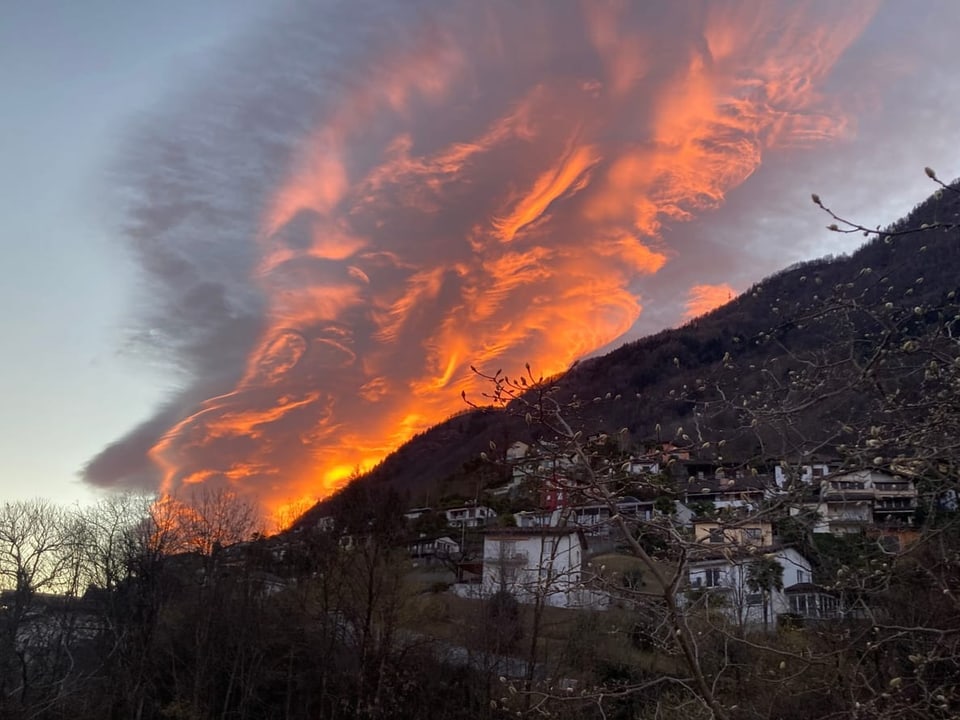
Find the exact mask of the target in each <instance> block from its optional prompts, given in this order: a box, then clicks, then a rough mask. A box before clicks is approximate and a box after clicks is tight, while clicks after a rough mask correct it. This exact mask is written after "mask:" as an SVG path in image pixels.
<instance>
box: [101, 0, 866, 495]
mask: <svg viewBox="0 0 960 720" xmlns="http://www.w3.org/2000/svg"><path fill="white" fill-rule="evenodd" d="M347 5H349V6H350V7H349V9H348V8H340V9H338V10H337V13H339V14H340V16H338V17H334V18H327V17H322V16H318V15H315V14H310V13H309V12H307V11H304V15H303V17H298V19H297V22H296V23H294V25H295V26H296V29H297V31H298V32H299V33H300V34H301V35H303V34H305V35H306V36H307V37H306V39H303V40H302V41H299V44H298V41H297V39H296V38H297V37H299V36H296V35H290V38H289V43H281V44H280V45H270V48H272V51H273V52H275V53H277V57H279V58H281V60H282V61H280V62H279V66H278V67H277V68H276V69H275V73H276V75H273V74H271V71H268V70H262V71H261V70H259V69H257V70H249V69H248V71H247V72H245V73H244V74H243V83H242V84H240V82H239V81H237V84H238V89H237V91H236V93H237V95H236V98H235V102H234V103H233V105H232V106H231V107H235V108H238V109H236V110H234V111H231V112H232V114H231V115H230V118H236V119H237V120H236V121H237V122H238V123H240V125H239V126H237V127H229V126H228V127H227V128H226V129H222V128H221V132H220V135H219V136H217V137H220V138H221V139H220V140H219V141H218V140H215V139H214V140H210V141H209V142H212V143H214V144H216V143H217V142H220V143H221V144H222V145H223V152H222V154H216V153H214V154H212V155H204V151H203V147H205V146H204V145H203V144H202V143H201V142H200V141H185V140H182V141H172V140H171V141H169V142H167V143H164V144H163V146H162V147H161V148H160V149H159V150H157V152H158V153H160V154H161V157H160V160H161V161H162V160H163V156H162V153H163V152H167V153H171V156H170V157H171V158H173V159H171V160H168V161H166V162H159V161H158V165H159V166H162V170H163V172H162V173H161V170H160V169H157V170H156V171H154V170H150V171H147V170H143V171H142V172H141V173H140V174H139V175H137V177H138V179H137V180H136V182H135V183H134V184H135V185H136V186H137V189H138V190H140V191H142V193H141V195H142V196H141V197H140V198H139V199H138V200H136V201H134V202H133V207H132V208H131V210H130V216H131V218H132V221H131V222H132V224H133V225H135V229H136V232H132V233H131V235H132V236H133V237H135V239H136V243H137V245H136V247H137V252H138V253H139V256H140V258H141V261H142V264H143V266H144V267H145V268H146V270H147V272H148V273H150V274H152V276H154V277H155V278H156V279H157V281H158V283H160V284H163V283H166V286H167V287H169V288H171V289H174V288H179V287H180V286H181V284H182V283H184V282H189V283H191V285H190V287H191V288H193V289H194V290H195V291H196V292H197V293H198V295H197V297H198V298H199V299H198V300H197V304H196V305H195V306H194V305H190V306H185V305H184V304H178V303H179V301H173V300H171V301H170V303H169V307H168V308H167V309H166V310H164V311H162V312H159V313H158V314H157V316H156V317H152V318H151V320H150V322H151V328H152V331H155V332H167V333H168V334H169V335H170V336H171V337H172V336H174V335H175V332H176V330H177V329H178V327H179V324H178V323H179V320H175V319H174V315H175V313H177V312H179V313H181V315H183V314H186V316H188V317H187V318H186V319H185V320H184V325H186V324H187V323H188V322H189V323H190V327H191V328H196V327H199V328H201V329H202V332H200V331H197V333H198V334H195V335H194V334H189V335H188V336H187V337H186V338H184V339H180V338H177V342H179V343H180V345H179V346H178V350H177V352H178V353H179V357H181V358H185V359H184V362H185V363H186V364H187V365H189V366H190V367H191V369H192V370H193V372H194V376H195V377H196V378H197V380H196V382H195V383H194V384H193V385H191V386H190V387H188V388H187V389H185V390H184V391H183V393H182V394H181V395H180V396H179V397H178V398H176V399H175V400H174V401H172V402H171V406H170V407H169V408H167V409H166V410H165V411H164V413H161V415H160V416H158V420H157V422H154V423H152V424H151V423H148V424H146V425H145V426H144V428H141V429H140V430H139V431H138V432H137V433H134V435H135V436H136V439H137V442H134V441H133V439H130V440H128V441H121V442H120V443H118V445H117V446H114V447H113V448H110V449H108V450H107V451H105V453H104V454H103V455H102V456H101V457H100V458H97V459H95V460H94V461H93V462H92V463H91V465H90V467H89V468H88V471H87V475H88V478H89V479H90V480H92V481H94V482H97V483H100V484H113V483H115V482H117V481H118V480H119V478H118V477H117V473H116V471H115V470H113V471H111V468H117V467H129V466H130V463H127V464H124V463H123V462H121V461H120V460H121V457H122V456H123V453H125V452H129V453H133V452H134V449H133V448H141V449H142V446H143V444H144V443H147V444H148V445H149V447H150V450H149V456H150V457H151V458H152V461H153V462H154V463H155V464H156V466H157V467H159V468H160V470H161V472H162V475H163V483H164V485H163V486H164V488H165V489H167V490H171V491H174V490H177V489H178V488H180V487H182V486H184V485H186V484H196V483H202V482H209V483H220V484H226V485H229V486H230V487H232V488H233V489H234V490H236V491H238V492H241V493H243V494H246V495H249V496H252V497H255V498H257V499H258V501H260V502H262V503H263V504H264V506H265V507H266V508H268V509H272V510H277V509H279V508H280V507H281V506H283V505H284V504H285V503H288V502H291V501H294V502H295V501H296V500H298V499H299V498H302V497H311V498H320V497H323V496H325V495H328V494H329V493H331V492H332V491H333V490H335V489H336V488H337V487H338V486H339V485H340V484H341V483H342V482H343V481H344V480H345V479H346V478H347V477H349V475H350V474H351V472H352V471H353V470H354V469H355V468H360V469H367V468H369V467H371V466H372V465H373V464H375V463H376V462H378V461H379V460H381V459H382V458H383V457H384V456H385V455H386V454H387V453H389V452H390V451H391V450H393V449H394V448H396V447H397V446H398V445H399V444H401V443H403V442H404V441H405V440H407V439H409V438H410V437H411V435H413V434H414V433H416V432H419V431H422V430H423V429H425V428H426V427H428V426H430V425H432V424H434V423H436V422H438V421H440V420H443V419H444V418H445V417H447V416H449V415H450V414H451V413H454V412H456V411H458V410H460V409H462V405H461V401H460V399H459V397H460V391H461V390H462V389H467V390H470V389H471V382H472V380H471V374H470V372H469V367H470V365H471V364H472V365H477V366H479V367H484V368H492V367H494V366H496V367H505V368H508V367H518V366H522V364H523V363H524V362H526V361H529V362H530V363H531V364H534V365H535V366H536V367H538V368H540V369H542V371H543V372H545V373H548V374H550V373H555V372H560V371H562V370H564V369H565V368H566V367H568V366H569V364H570V363H571V362H572V361H574V360H576V359H577V358H580V357H582V356H584V355H586V354H589V353H591V352H593V351H596V350H597V349H599V348H601V347H603V346H604V345H606V344H608V343H610V342H611V341H614V340H615V339H617V338H618V337H620V336H621V335H622V334H623V333H625V332H627V331H628V330H629V329H630V328H631V327H632V326H633V324H634V323H635V322H636V320H637V318H638V317H639V316H640V313H641V311H642V306H641V302H640V295H639V293H640V290H641V288H642V287H643V281H644V278H645V277H648V276H650V275H652V274H654V273H657V272H659V271H660V270H661V269H662V268H663V267H664V266H665V265H666V264H667V263H670V262H675V260H674V256H675V251H674V250H673V249H672V248H671V247H670V246H669V245H668V243H667V241H666V239H665V236H664V235H663V232H662V231H663V227H664V225H665V224H675V223H677V222H680V221H684V220H687V219H690V218H692V217H694V216H695V215H696V214H698V213H701V212H704V211H707V210H709V209H712V208H715V207H717V206H718V205H719V204H721V203H722V202H723V200H724V196H725V193H727V192H728V191H730V190H731V189H732V188H734V187H736V186H737V185H739V184H740V183H742V182H743V181H744V180H745V179H746V178H748V177H749V176H750V175H751V174H752V173H753V172H754V171H755V170H756V169H757V167H758V166H759V165H760V163H761V161H762V159H763V156H764V153H766V152H769V151H771V150H773V149H776V148H778V147H783V146H802V145H804V144H809V143H811V142H815V141H822V140H829V139H830V138H834V137H838V136H840V135H842V134H843V133H844V132H845V129H846V128H847V124H848V119H847V118H846V117H844V116H843V115H842V113H840V112H839V111H838V109H837V105H836V104H835V103H833V102H831V101H830V99H829V98H827V97H826V96H825V94H824V91H823V89H822V85H823V83H824V81H825V79H826V78H827V75H828V74H829V72H830V70H831V68H832V67H833V64H834V63H835V62H836V61H837V59H838V58H839V57H840V55H841V54H842V53H843V51H844V49H845V48H846V47H847V46H848V45H849V44H850V43H851V42H852V41H853V40H854V39H856V38H857V36H858V35H859V33H860V32H861V31H862V30H863V28H864V26H865V24H866V23H867V21H868V20H869V18H870V16H871V13H872V12H873V7H874V5H873V4H871V3H860V4H857V5H853V4H846V3H835V4H830V5H817V4H813V5H809V4H807V3H804V4H798V3H793V2H781V3H776V2H743V3H740V2H718V3H706V4H703V5H700V4H697V5H695V6H694V5H689V6H687V5H686V4H683V3H676V4H673V3H671V4H666V3H649V4H640V3H599V2H598V3H592V2H585V3H582V4H579V5H573V4H560V3H549V2H544V3H499V2H495V3H471V2H462V3H437V4H436V5H434V4H431V3H418V4H411V8H409V9H400V8H394V10H391V11H385V14H384V16H383V17H379V16H378V14H377V11H378V8H379V5H378V4H377V3H372V2H371V3H362V2H357V3H348V4H347ZM641 5H649V7H645V6H643V7H641ZM681 5H683V7H680V6H681ZM834 6H836V7H834ZM693 7H697V8H705V11H704V12H703V13H701V14H697V13H694V12H692V8H693ZM828 7H829V8H830V9H829V12H824V11H823V10H824V8H828ZM347 28H349V31H347ZM287 31H289V32H292V31H290V29H289V28H287ZM275 32H280V30H276V31H275ZM311 32H312V33H313V34H312V35H311ZM360 38H362V40H363V41H362V42H360V41H359V39H360ZM308 40H309V41H310V42H307V41H308ZM263 54H264V53H263V52H261V53H260V54H258V53H257V52H252V53H251V55H252V56H253V57H256V58H261V56H262V55H263ZM271 57H272V56H271ZM255 81H257V82H255ZM241 88H242V89H241ZM250 88H256V89H250ZM294 111H296V112H294ZM247 123H249V125H248V124H247ZM208 134H209V135H210V136H214V134H213V133H208ZM203 142H207V139H206V137H204V140H203ZM191 143H193V145H191ZM184 146H186V147H187V148H190V147H194V148H195V149H196V151H197V153H196V155H195V156H194V155H191V153H190V152H189V150H184ZM218 163H220V165H218ZM231 168H235V170H234V171H233V172H231ZM191 173H193V174H191ZM197 173H200V174H201V175H202V176H203V180H195V179H193V178H194V176H195V175H196V174H197ZM234 175H235V177H234ZM207 180H209V182H206V181H207ZM218 182H219V183H220V184H219V185H217V183H218ZM231 212H234V213H236V215H231V214H230V213H231ZM229 218H233V224H232V225H230V226H229V227H224V226H223V225H222V224H221V221H225V220H227V219H229ZM236 218H242V219H243V220H242V221H241V220H237V219H236ZM679 261H682V258H680V260H679ZM175 273H179V275H177V276H176V279H174V275H175ZM201 290H203V292H201ZM691 293H692V294H691V297H690V300H689V302H688V303H687V316H688V317H692V316H695V315H698V314H700V313H702V312H705V311H707V310H709V309H711V308H713V307H715V306H716V305H717V304H720V302H725V301H726V299H727V298H728V296H729V295H730V294H731V293H732V290H731V289H730V288H729V287H728V286H726V285H715V286H711V285H701V286H697V287H695V288H693V290H692V291H691ZM204 323H207V324H204ZM171 342H173V341H171ZM218 352H220V353H221V362H219V363H218V362H217V361H216V360H215V359H214V358H215V357H216V354H217V353H218ZM198 367H199V368H201V370H197V368H198ZM160 418H163V419H165V420H166V422H161V420H160Z"/></svg>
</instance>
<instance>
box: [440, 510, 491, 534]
mask: <svg viewBox="0 0 960 720" xmlns="http://www.w3.org/2000/svg"><path fill="white" fill-rule="evenodd" d="M444 514H445V515H446V517H447V524H448V525H450V527H457V528H459V527H466V528H476V527H484V526H485V525H487V524H488V523H490V522H493V521H494V520H495V519H496V517H497V513H496V511H495V510H493V508H488V507H487V506H486V505H466V506H464V507H457V508H450V509H449V510H445V511H444Z"/></svg>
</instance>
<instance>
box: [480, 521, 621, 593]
mask: <svg viewBox="0 0 960 720" xmlns="http://www.w3.org/2000/svg"><path fill="white" fill-rule="evenodd" d="M586 551H587V542H586V539H585V538H584V536H583V533H582V532H581V531H579V530H578V529H576V528H497V529H494V530H488V531H487V532H486V534H485V535H484V538H483V579H482V587H481V591H482V593H483V595H485V596H490V595H493V594H495V593H497V592H508V593H510V594H511V595H513V596H514V597H516V598H517V599H518V600H519V601H520V602H526V603H532V602H535V601H536V600H537V599H538V598H542V600H543V602H545V603H546V604H548V605H554V606H559V607H603V606H604V605H605V604H606V598H605V596H602V595H601V594H599V593H595V592H592V591H590V590H587V589H585V588H584V587H583V583H584V581H585V580H587V579H588V578H587V577H585V574H584V565H585V555H586Z"/></svg>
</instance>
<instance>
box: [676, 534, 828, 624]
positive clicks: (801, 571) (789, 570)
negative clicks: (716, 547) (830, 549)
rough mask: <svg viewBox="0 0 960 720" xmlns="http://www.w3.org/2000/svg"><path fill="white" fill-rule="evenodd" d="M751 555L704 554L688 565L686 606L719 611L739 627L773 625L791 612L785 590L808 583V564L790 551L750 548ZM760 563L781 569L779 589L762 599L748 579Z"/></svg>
mask: <svg viewBox="0 0 960 720" xmlns="http://www.w3.org/2000/svg"><path fill="white" fill-rule="evenodd" d="M753 550H754V552H749V551H739V552H738V551H736V550H733V549H730V548H728V549H727V550H726V551H718V552H714V553H707V554H706V555H704V556H701V557H700V558H698V559H695V560H692V561H691V562H690V564H689V566H688V572H689V581H690V585H689V587H690V592H689V593H688V598H689V600H688V601H689V604H690V605H691V606H698V607H701V608H704V609H710V610H714V611H718V612H721V613H723V614H724V615H726V616H727V617H728V618H729V619H730V620H731V621H732V622H735V623H737V624H739V625H754V624H761V623H764V621H765V619H766V620H767V621H768V622H770V623H775V622H776V618H777V617H778V616H779V615H784V614H787V613H790V612H792V608H791V603H790V596H789V594H788V590H789V589H790V588H791V587H792V586H794V585H797V584H809V583H810V582H811V581H812V578H813V569H812V566H811V564H810V561H809V560H807V558H805V557H804V556H803V555H801V554H800V553H799V552H798V551H797V550H795V549H793V548H776V549H773V548H770V549H766V550H764V549H762V548H759V547H755V548H753ZM761 563H763V564H771V563H776V565H778V566H779V567H780V568H782V575H781V577H780V583H777V585H779V587H776V586H771V587H770V588H769V591H768V593H767V596H766V597H764V593H763V592H759V591H758V590H757V589H756V588H754V587H752V586H751V582H750V579H751V577H752V576H753V575H754V574H755V573H757V572H758V570H757V569H756V568H757V566H759V565H760V564H761Z"/></svg>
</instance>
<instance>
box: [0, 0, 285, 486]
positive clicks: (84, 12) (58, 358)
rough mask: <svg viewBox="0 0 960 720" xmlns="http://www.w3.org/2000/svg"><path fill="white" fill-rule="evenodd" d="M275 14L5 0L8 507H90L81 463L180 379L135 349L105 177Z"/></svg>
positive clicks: (0, 209) (184, 4)
mask: <svg viewBox="0 0 960 720" xmlns="http://www.w3.org/2000/svg"><path fill="white" fill-rule="evenodd" d="M272 4H273V5H277V4H278V3H276V2H275V3H272ZM270 5H271V3H270V2H268V1H266V0H203V2H195V1H193V0H164V2H128V1H126V0H84V1H83V2H73V1H71V0H59V1H51V0H7V1H6V2H5V3H4V7H3V12H2V18H3V19H2V21H0V88H2V89H3V91H2V92H3V101H2V103H0V105H2V111H0V219H2V225H0V258H2V260H0V266H2V268H3V271H2V272H3V277H2V281H0V327H2V328H3V336H4V337H3V343H2V347H3V349H4V357H3V358H2V359H0V364H2V372H0V397H2V398H3V407H2V410H0V499H7V498H23V497H34V496H37V495H43V496H48V497H53V498H56V499H58V500H65V501H72V500H86V499H89V498H90V497H91V491H90V490H89V488H88V487H86V486H84V485H82V484H81V483H80V481H79V479H78V478H77V473H78V471H79V470H80V468H81V467H82V465H83V464H84V463H85V462H86V461H87V460H88V459H89V458H90V457H91V455H93V454H94V453H96V452H97V450H98V449H99V448H102V447H103V446H104V445H106V444H107V443H109V442H111V441H112V440H113V439H115V438H116V437H117V436H119V435H120V434H122V433H123V432H124V431H125V430H126V429H127V428H129V427H130V426H131V425H133V424H134V423H136V422H137V421H138V420H140V419H141V418H142V417H143V416H144V415H145V414H146V413H148V412H149V411H150V409H151V408H152V407H153V406H154V405H155V404H156V403H157V402H158V401H159V400H160V398H161V397H162V396H163V394H164V393H165V392H166V391H167V390H168V389H169V385H170V383H172V382H174V378H173V377H171V376H169V374H168V373H165V372H163V369H162V368H160V367H151V365H149V364H148V363H147V362H146V360H138V359H137V358H134V357H130V356H129V355H126V354H125V353H124V346H125V343H124V337H125V324H126V323H127V322H128V321H129V317H128V313H129V310H130V307H131V304H132V303H133V302H134V299H135V289H136V283H137V275H136V269H135V267H134V266H133V264H132V263H131V261H130V259H129V258H128V256H127V255H126V253H125V251H124V249H123V248H122V247H121V246H120V245H119V244H118V243H117V242H115V241H114V240H113V238H112V236H111V230H110V227H111V223H114V222H116V220H117V218H112V217H111V208H110V207H109V206H108V205H107V194H106V193H105V187H106V184H107V183H106V181H105V178H104V176H105V175H106V173H107V172H108V169H109V165H110V163H111V162H112V161H113V159H114V158H113V155H114V154H115V152H116V146H117V141H118V139H119V138H120V137H121V136H122V135H123V134H124V133H125V132H127V130H128V127H129V125H130V124H131V122H135V121H136V119H137V118H138V116H140V115H143V114H145V113H148V112H150V111H151V109H153V107H154V106H155V105H156V104H157V103H158V102H161V101H162V100H163V98H165V97H167V96H169V95H170V93H171V92H173V91H174V90H175V89H176V88H177V87H178V86H180V85H182V84H186V83H188V82H189V81H190V78H191V76H193V75H195V74H197V73H199V72H202V71H203V69H204V67H205V66H207V65H209V64H210V63H211V62H213V59H215V58H216V56H217V54H218V50H219V48H220V47H221V46H222V45H224V44H225V43H227V42H228V40H229V39H230V38H232V37H235V36H237V35H239V34H243V33H246V32H249V31H251V30H252V29H254V28H255V26H256V23H257V22H258V21H259V18H260V17H261V16H262V15H263V14H264V13H266V12H268V11H269V10H270V7H269V6H270Z"/></svg>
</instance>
